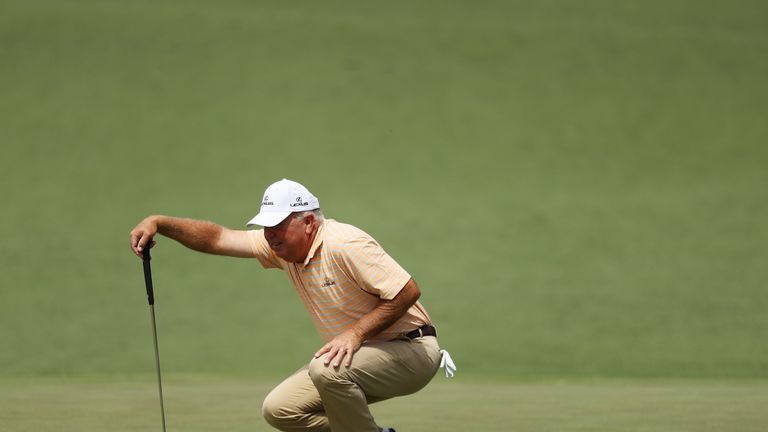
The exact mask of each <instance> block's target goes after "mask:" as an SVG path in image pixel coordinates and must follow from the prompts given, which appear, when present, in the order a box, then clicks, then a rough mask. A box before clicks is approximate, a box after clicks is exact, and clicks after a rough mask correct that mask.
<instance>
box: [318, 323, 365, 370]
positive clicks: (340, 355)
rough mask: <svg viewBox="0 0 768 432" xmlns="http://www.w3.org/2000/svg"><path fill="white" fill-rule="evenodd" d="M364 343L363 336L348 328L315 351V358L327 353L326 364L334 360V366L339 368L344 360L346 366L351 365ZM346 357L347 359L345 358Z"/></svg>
mask: <svg viewBox="0 0 768 432" xmlns="http://www.w3.org/2000/svg"><path fill="white" fill-rule="evenodd" d="M362 344H363V338H362V337H361V336H359V335H358V334H357V333H355V331H354V330H347V331H345V332H344V333H342V334H340V335H338V336H336V337H335V338H333V340H332V341H330V342H328V343H327V344H325V346H323V347H322V348H320V350H319V351H318V352H316V353H315V358H319V357H321V356H322V355H323V354H325V360H324V361H323V363H325V365H326V366H328V365H329V364H331V362H333V367H335V368H337V367H339V365H340V364H341V363H342V361H343V362H344V366H346V367H349V366H350V365H351V364H352V357H353V356H354V355H355V353H356V352H357V350H359V349H360V346H361V345H362ZM344 359H346V360H344Z"/></svg>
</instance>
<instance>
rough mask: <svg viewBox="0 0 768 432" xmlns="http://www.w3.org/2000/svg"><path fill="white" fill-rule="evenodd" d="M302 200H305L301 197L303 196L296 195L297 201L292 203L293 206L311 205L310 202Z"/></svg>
mask: <svg viewBox="0 0 768 432" xmlns="http://www.w3.org/2000/svg"><path fill="white" fill-rule="evenodd" d="M302 201H303V200H302V199H301V197H296V202H295V203H292V204H291V207H304V206H308V205H309V203H308V202H302Z"/></svg>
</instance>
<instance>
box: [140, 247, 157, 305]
mask: <svg viewBox="0 0 768 432" xmlns="http://www.w3.org/2000/svg"><path fill="white" fill-rule="evenodd" d="M142 253H143V255H144V259H143V260H142V261H143V263H144V284H145V285H146V286H147V303H149V304H150V305H153V304H155V291H154V289H153V288H152V266H151V265H150V263H149V261H150V260H151V259H152V257H150V256H149V245H147V246H146V249H144V250H143V251H142Z"/></svg>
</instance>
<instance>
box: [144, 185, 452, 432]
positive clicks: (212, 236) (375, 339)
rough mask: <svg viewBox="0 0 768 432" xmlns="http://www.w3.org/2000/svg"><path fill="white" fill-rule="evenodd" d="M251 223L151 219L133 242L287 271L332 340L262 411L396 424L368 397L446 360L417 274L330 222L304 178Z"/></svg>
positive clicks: (282, 420) (310, 426)
mask: <svg viewBox="0 0 768 432" xmlns="http://www.w3.org/2000/svg"><path fill="white" fill-rule="evenodd" d="M253 225H258V226H262V227H264V228H263V229H254V230H231V229H227V228H224V227H222V226H220V225H217V224H214V223H211V222H204V221H198V220H191V219H181V218H174V217H168V216H149V217H147V218H146V219H144V220H143V221H141V222H140V223H139V224H138V225H137V226H136V228H134V229H133V231H131V248H132V250H133V251H134V253H135V254H136V255H137V256H139V257H141V256H142V250H143V249H144V248H146V247H151V246H152V245H153V244H154V241H153V238H154V236H155V234H157V233H160V234H162V235H164V236H166V237H170V238H172V239H174V240H176V241H178V242H180V243H181V244H183V245H185V246H187V247H189V248H191V249H194V250H196V251H200V252H206V253H211V254H217V255H227V256H234V257H247V258H256V259H257V260H258V261H259V262H260V263H261V265H262V266H263V267H264V268H277V269H281V270H283V271H285V272H286V273H287V274H288V277H289V278H290V279H291V282H293V286H294V287H295V288H296V291H297V292H298V294H299V297H300V298H301V301H302V302H303V304H304V307H305V308H306V309H307V311H308V312H309V315H310V317H311V318H312V323H313V324H314V325H315V328H317V331H318V332H319V333H320V336H321V337H322V338H323V340H324V341H325V342H326V343H325V345H323V346H322V347H321V348H320V349H319V350H317V352H315V353H314V358H312V360H311V361H310V362H309V364H307V365H305V366H304V367H302V368H301V369H299V370H298V371H296V372H295V373H294V374H293V375H291V376H290V377H288V378H287V379H286V380H285V381H283V382H282V383H280V384H279V385H278V386H277V387H275V388H274V389H273V390H272V392H270V393H269V395H268V396H267V397H266V399H265V400H264V405H263V414H264V418H265V419H266V420H267V422H269V424H271V425H272V426H274V427H275V428H277V429H279V430H282V431H317V432H320V431H333V432H380V431H394V429H389V428H381V427H379V426H378V425H377V424H376V422H375V421H374V419H373V416H372V415H371V412H370V410H369V409H368V404H369V403H373V402H377V401H381V400H385V399H389V398H392V397H395V396H402V395H407V394H411V393H414V392H416V391H418V390H420V389H422V388H423V387H424V386H426V385H427V383H428V382H429V381H430V380H431V379H432V377H433V376H434V375H435V373H436V372H437V370H438V368H439V366H440V363H441V357H442V355H441V351H440V348H439V347H438V344H437V338H436V337H437V332H436V330H435V327H434V326H433V325H432V322H431V320H430V318H429V315H427V311H426V310H425V309H424V307H423V306H422V305H421V304H420V303H419V302H418V299H419V296H420V295H421V292H420V291H419V286H418V285H417V284H416V281H414V280H413V278H412V277H411V276H410V275H409V274H408V273H407V272H406V271H405V270H404V269H403V268H402V267H401V266H400V265H399V264H398V263H397V262H396V261H395V260H394V259H392V257H390V256H389V255H388V254H387V253H386V252H385V251H384V249H382V247H381V246H380V245H379V244H378V243H377V242H376V240H374V239H373V238H372V237H371V236H369V235H368V234H366V233H365V232H363V231H362V230H360V229H358V228H355V227H354V226H351V225H347V224H343V223H341V222H337V221H335V220H333V219H325V218H324V217H323V213H322V212H321V210H320V202H319V201H318V199H317V198H316V197H315V196H314V195H312V194H311V193H310V192H309V191H308V190H307V189H306V188H305V187H304V186H302V185H301V184H299V183H296V182H293V181H290V180H286V179H283V180H280V181H278V182H276V183H273V184H272V185H270V186H269V187H268V188H267V190H266V191H265V192H264V199H263V200H262V203H261V209H260V211H259V214H258V215H256V216H255V217H254V218H253V219H251V220H250V222H248V226H253ZM446 358H447V359H448V361H449V363H450V357H448V356H447V353H446ZM450 366H453V365H450ZM446 373H448V371H446Z"/></svg>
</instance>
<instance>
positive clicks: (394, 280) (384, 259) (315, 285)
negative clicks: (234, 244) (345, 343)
mask: <svg viewBox="0 0 768 432" xmlns="http://www.w3.org/2000/svg"><path fill="white" fill-rule="evenodd" d="M248 234H249V238H250V239H251V246H252V248H253V254H254V255H255V256H256V258H257V259H258V260H259V262H260V263H261V265H262V266H264V268H279V269H282V270H284V271H285V272H286V273H287V274H288V276H289V277H290V279H291V282H293V286H294V287H295V288H296V291H297V292H298V294H299V297H301V301H302V303H304V307H305V308H306V309H307V311H309V314H310V317H311V318H312V322H313V324H314V325H315V328H316V329H317V331H318V332H319V333H320V336H321V337H322V338H323V339H324V340H325V341H330V340H331V339H333V338H334V337H336V336H337V335H339V334H341V333H342V332H344V331H346V330H348V329H349V328H351V327H352V326H353V325H354V324H355V323H356V322H357V321H358V320H359V319H360V318H362V317H363V316H364V315H366V314H367V313H369V312H371V311H372V310H373V309H374V308H375V307H376V306H377V305H378V304H379V301H380V299H385V300H391V299H393V298H395V296H396V295H397V293H399V292H400V290H401V289H402V288H403V287H404V286H405V284H406V283H407V282H408V281H409V280H410V278H411V275H410V274H408V272H406V271H405V270H404V269H403V268H402V267H400V265H399V264H398V263H397V262H395V260H394V259H392V257H390V256H389V255H388V254H387V253H386V252H385V251H384V249H382V247H381V246H380V245H379V244H378V243H377V242H376V240H374V239H373V237H371V236H370V235H368V234H366V233H365V232H363V231H362V230H360V229H358V228H356V227H354V226H352V225H347V224H343V223H340V222H336V221H335V220H333V219H325V220H323V221H322V223H321V224H320V226H319V229H318V231H317V234H316V235H315V239H314V241H313V243H312V246H311V248H310V250H309V253H308V254H307V258H306V260H305V261H304V262H303V263H290V262H287V261H285V260H283V259H282V258H280V257H278V256H277V255H275V253H274V251H273V250H272V249H271V248H270V247H269V243H267V240H266V238H264V230H262V229H259V230H251V231H248ZM425 324H431V321H430V319H429V315H427V311H426V310H425V309H424V307H423V306H422V305H421V303H419V302H416V304H414V305H413V306H411V307H410V309H408V311H407V312H406V313H405V315H403V316H402V317H401V318H400V319H399V320H398V321H397V322H395V323H394V324H393V325H391V326H390V327H388V328H387V329H385V330H384V331H382V332H381V333H379V334H378V335H376V336H374V337H373V338H371V340H392V339H396V338H398V337H401V336H403V334H405V333H407V332H409V331H411V330H415V329H417V328H419V327H421V326H423V325H425Z"/></svg>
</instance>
